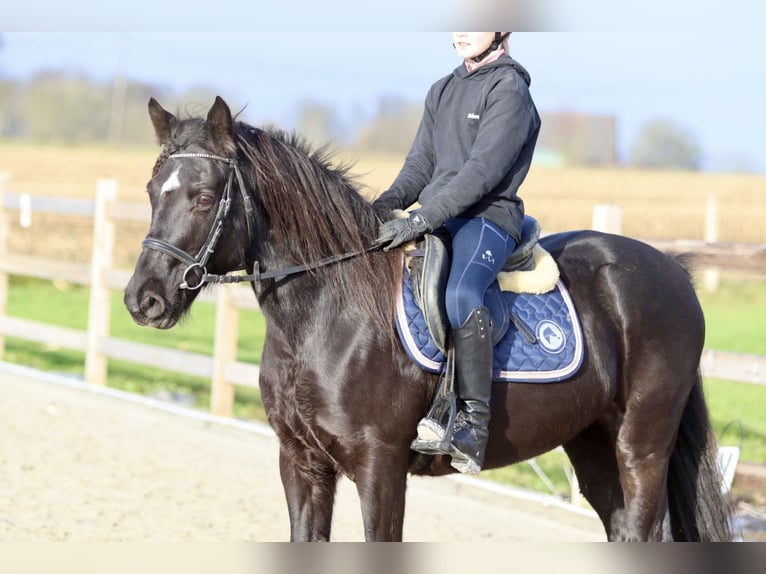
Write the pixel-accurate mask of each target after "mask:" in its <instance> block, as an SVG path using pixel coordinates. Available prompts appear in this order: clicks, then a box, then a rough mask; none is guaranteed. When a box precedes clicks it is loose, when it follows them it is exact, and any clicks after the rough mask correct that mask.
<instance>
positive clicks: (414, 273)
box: [410, 233, 450, 354]
mask: <svg viewBox="0 0 766 574" xmlns="http://www.w3.org/2000/svg"><path fill="white" fill-rule="evenodd" d="M417 252H418V254H419V255H420V254H422V257H416V258H414V259H412V260H411V262H410V279H411V282H412V288H413V292H414V295H415V300H416V301H417V303H418V305H419V306H420V309H421V310H422V312H423V316H424V318H425V322H426V325H427V326H428V330H429V331H430V332H431V336H432V337H433V339H434V343H436V346H437V347H438V348H439V350H440V351H441V352H442V353H444V354H446V353H447V335H448V333H449V320H448V319H447V307H446V305H445V302H444V289H445V286H446V285H447V279H448V277H449V265H450V263H449V252H448V250H447V246H446V245H445V244H444V241H443V240H442V239H441V237H439V236H438V235H433V234H431V233H427V234H426V235H425V236H423V240H422V242H419V243H418V247H417Z"/></svg>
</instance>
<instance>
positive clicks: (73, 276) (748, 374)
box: [0, 177, 766, 416]
mask: <svg viewBox="0 0 766 574" xmlns="http://www.w3.org/2000/svg"><path fill="white" fill-rule="evenodd" d="M7 183H8V178H7V177H6V178H3V177H0V357H2V354H3V353H4V340H5V337H6V336H13V337H19V338H22V339H26V340H30V341H35V342H38V343H44V344H51V345H56V346H60V347H62V348H65V349H70V350H76V351H81V352H84V353H85V357H86V358H85V380H86V381H87V382H89V383H93V384H96V385H106V384H107V363H108V360H109V359H119V360H123V361H128V362H132V363H136V364H140V365H144V366H150V367H156V368H162V369H167V370H171V371H176V372H179V373H183V374H188V375H194V376H200V377H205V378H209V379H210V380H211V391H210V392H211V411H212V412H213V413H215V414H218V415H224V416H228V415H231V413H232V410H233V403H234V391H235V386H257V382H258V374H259V371H258V366H257V365H254V364H250V363H245V362H240V361H237V360H236V350H237V324H238V320H239V311H240V310H241V309H257V308H258V305H257V301H256V300H255V297H253V294H252V291H251V290H250V289H249V288H247V287H242V286H234V285H222V286H217V287H215V288H212V289H209V290H206V291H205V292H203V293H202V294H201V295H200V298H201V299H202V300H207V301H209V302H214V303H215V304H216V327H215V343H214V349H213V354H212V356H210V355H203V354H198V353H190V352H185V351H178V350H174V349H169V348H163V347H157V346H152V345H146V344H143V343H137V342H134V341H128V340H123V339H118V338H115V337H112V336H110V334H109V315H110V305H109V301H110V293H111V292H112V291H122V290H123V289H124V287H125V285H126V284H127V281H128V279H129V276H130V273H129V272H127V271H124V270H119V269H113V268H112V253H113V249H114V240H115V237H114V226H115V222H116V221H148V220H149V215H150V211H149V208H148V206H146V205H144V204H137V203H124V202H122V203H119V202H118V201H117V183H116V182H115V181H113V180H99V181H98V187H97V193H96V200H95V201H93V200H71V199H62V198H46V197H34V198H28V197H27V198H25V197H24V196H20V195H14V194H10V193H8V192H7V190H6V189H5V188H6V187H7ZM4 208H5V209H7V210H12V211H18V212H19V216H20V219H23V218H24V217H25V214H24V213H23V212H24V210H30V209H31V210H33V211H35V212H38V213H39V212H42V213H55V214H59V215H71V216H79V217H82V216H88V217H92V218H93V229H94V240H93V252H92V256H91V263H90V264H78V263H71V262H66V261H55V260H48V259H43V258H39V257H30V256H24V255H20V254H14V253H10V252H9V251H8V247H7V234H8V225H7V214H5V213H3V209H4ZM27 215H28V214H27ZM594 223H595V218H594ZM663 248H664V249H665V250H667V251H674V250H682V251H694V252H705V250H708V251H709V250H713V251H714V252H715V253H716V257H715V259H716V263H717V264H718V265H720V266H721V267H723V268H727V266H728V265H729V264H731V262H732V261H735V260H736V264H734V268H736V269H741V268H742V267H743V266H744V267H746V268H748V269H750V270H753V265H755V271H756V272H759V273H766V269H764V266H763V261H764V255H763V254H764V246H734V247H731V246H729V245H726V244H721V245H714V246H711V245H702V246H700V245H698V244H695V243H690V242H680V243H679V242H676V243H673V244H665V245H664V246H663ZM742 253H745V255H744V259H743V258H742V257H740V258H739V259H738V258H737V255H738V254H740V255H741V254H742ZM721 254H728V255H726V256H723V255H721ZM753 254H755V255H753ZM743 261H745V262H747V265H745V264H743V263H742V262H743ZM754 262H755V263H754ZM9 275H19V276H25V277H35V278H39V279H46V280H65V281H67V282H70V283H73V284H77V285H84V286H89V287H90V302H89V312H88V328H87V330H85V331H80V330H75V329H68V328H64V327H57V326H52V325H48V324H44V323H39V322H34V321H28V320H25V319H21V318H17V317H10V316H8V315H7V313H6V301H7V292H8V277H9ZM702 370H703V373H704V374H705V375H706V376H709V377H716V378H721V379H728V380H733V381H740V382H746V383H752V384H760V385H764V384H766V357H761V356H755V355H742V354H738V353H730V352H725V351H718V350H705V352H704V355H703V359H702Z"/></svg>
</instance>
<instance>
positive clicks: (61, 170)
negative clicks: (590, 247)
mask: <svg viewBox="0 0 766 574" xmlns="http://www.w3.org/2000/svg"><path fill="white" fill-rule="evenodd" d="M157 153H158V149H157V148H151V147H149V148H145V149H126V148H107V147H99V148H87V147H63V146H59V147H56V146H34V145H26V144H12V143H7V142H5V143H0V172H7V173H9V174H10V176H11V180H10V182H9V184H8V189H9V191H11V192H12V193H29V194H32V195H44V196H60V197H61V196H65V197H81V198H87V197H93V195H94V193H95V189H96V181H97V179H98V178H100V177H108V178H114V179H116V180H117V181H118V182H119V187H120V199H121V200H125V201H138V202H142V201H146V199H145V195H144V188H145V184H146V181H147V180H148V178H149V175H150V173H151V168H152V165H153V164H154V160H155V159H156V156H157ZM337 157H338V160H339V161H343V162H351V163H352V164H353V168H352V173H354V174H356V175H357V176H358V178H359V181H360V183H361V184H362V185H363V193H365V194H366V195H368V196H370V197H372V196H375V195H377V194H378V193H379V192H380V191H382V190H384V189H385V188H386V186H387V185H389V184H390V182H391V181H392V180H393V179H394V177H395V176H396V174H397V172H398V170H399V168H400V167H401V163H402V161H403V159H404V158H403V157H372V156H362V155H360V154H359V153H356V152H352V151H342V152H339V153H338V154H337ZM522 195H523V197H524V200H525V202H526V207H527V212H528V213H529V214H531V215H534V216H535V217H537V218H538V219H539V220H540V222H541V224H542V226H543V231H544V232H546V233H552V232H556V231H564V230H569V229H578V228H587V227H590V225H591V218H592V212H593V207H594V205H596V204H599V203H614V204H617V205H619V206H620V207H621V208H622V209H623V229H624V233H625V234H627V235H631V236H634V237H640V238H657V239H679V238H683V239H702V237H703V230H704V217H705V206H706V203H707V199H708V197H709V196H711V195H713V196H715V197H716V198H717V200H718V210H719V239H720V240H721V241H731V242H742V243H766V230H764V224H763V222H764V221H766V176H756V175H725V174H699V173H683V172H647V171H637V170H626V169H584V168H572V169H545V168H540V167H534V168H533V169H532V170H531V172H530V174H529V177H528V178H527V181H526V182H525V184H524V186H523V188H522ZM90 227H91V222H90V221H88V220H87V219H83V220H76V219H72V218H66V219H64V218H61V217H55V216H45V215H39V214H38V215H35V216H34V217H33V224H32V227H31V228H30V229H28V230H23V229H21V228H19V227H18V226H17V225H15V224H14V225H13V227H12V230H11V238H10V240H11V248H12V249H13V250H14V251H20V252H24V253H30V254H37V255H45V256H51V257H62V258H66V259H70V260H72V259H73V260H78V261H85V260H87V258H88V257H89V254H90ZM145 232H146V226H145V225H143V224H137V225H121V226H120V228H119V229H118V238H119V241H118V243H119V245H118V249H117V263H118V265H126V266H130V262H131V261H132V260H133V258H134V257H135V255H136V253H137V250H138V248H139V245H140V240H141V238H142V237H143V235H144V233H145Z"/></svg>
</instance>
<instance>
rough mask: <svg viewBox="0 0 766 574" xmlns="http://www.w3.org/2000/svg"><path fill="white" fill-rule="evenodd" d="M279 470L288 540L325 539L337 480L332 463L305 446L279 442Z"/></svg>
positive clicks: (330, 518) (309, 540) (327, 534)
mask: <svg viewBox="0 0 766 574" xmlns="http://www.w3.org/2000/svg"><path fill="white" fill-rule="evenodd" d="M279 472H280V475H281V477H282V486H283V487H284V489H285V497H286V498H287V510H288V513H289V515H290V540H291V541H292V542H318V541H325V542H326V541H329V540H330V528H331V525H332V511H333V506H334V504H335V488H336V485H337V483H338V473H337V471H336V469H335V467H334V465H333V464H331V463H330V462H329V461H328V460H326V459H325V458H324V457H322V456H321V455H317V454H315V453H314V452H312V451H311V450H309V449H307V448H305V447H299V446H295V445H284V444H283V445H281V446H280V451H279Z"/></svg>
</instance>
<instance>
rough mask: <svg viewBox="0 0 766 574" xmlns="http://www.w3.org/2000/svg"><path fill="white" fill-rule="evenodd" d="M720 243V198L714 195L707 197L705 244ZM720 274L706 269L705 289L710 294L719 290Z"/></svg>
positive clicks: (714, 270)
mask: <svg viewBox="0 0 766 574" xmlns="http://www.w3.org/2000/svg"><path fill="white" fill-rule="evenodd" d="M717 241H718V198H717V197H716V196H715V195H713V194H712V193H711V194H710V195H708V197H707V204H706V206H705V242H706V243H716V242H717ZM720 278H721V277H720V273H719V272H718V270H717V269H705V289H706V290H707V292H708V293H713V292H715V291H717V290H718V284H719V282H720Z"/></svg>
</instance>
